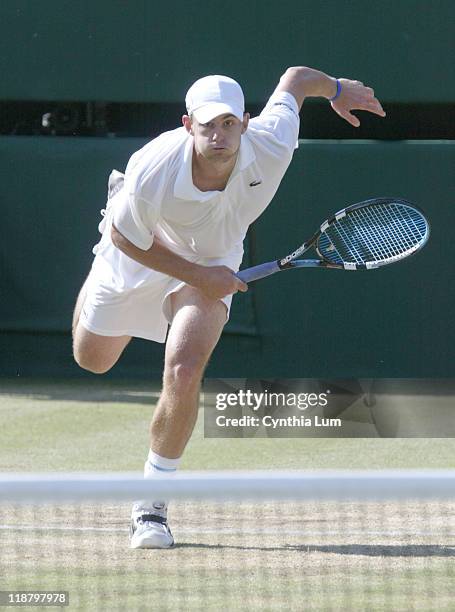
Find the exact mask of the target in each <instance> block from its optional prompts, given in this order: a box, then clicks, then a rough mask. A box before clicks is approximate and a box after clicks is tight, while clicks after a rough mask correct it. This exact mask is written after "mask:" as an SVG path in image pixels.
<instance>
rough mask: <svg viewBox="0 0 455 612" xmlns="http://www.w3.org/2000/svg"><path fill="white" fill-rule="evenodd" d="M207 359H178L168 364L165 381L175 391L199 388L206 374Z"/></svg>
mask: <svg viewBox="0 0 455 612" xmlns="http://www.w3.org/2000/svg"><path fill="white" fill-rule="evenodd" d="M204 368H205V360H202V359H196V358H192V359H177V360H174V361H173V362H171V363H169V364H166V367H165V370H164V383H165V385H166V386H167V387H170V388H172V389H173V390H174V391H175V392H177V393H178V392H183V393H184V392H185V391H188V390H194V389H197V388H198V386H199V385H200V383H201V380H202V376H203V374H204Z"/></svg>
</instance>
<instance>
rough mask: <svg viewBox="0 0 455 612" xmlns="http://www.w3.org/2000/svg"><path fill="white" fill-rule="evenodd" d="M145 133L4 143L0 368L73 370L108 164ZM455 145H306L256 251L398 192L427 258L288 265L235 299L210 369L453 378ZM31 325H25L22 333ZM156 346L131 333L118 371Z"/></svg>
mask: <svg viewBox="0 0 455 612" xmlns="http://www.w3.org/2000/svg"><path fill="white" fill-rule="evenodd" d="M142 144H143V141H142V140H137V139H121V140H116V139H102V138H80V139H75V138H74V139H72V138H52V137H49V138H44V137H30V138H27V137H4V138H2V139H0V166H1V168H2V201H3V207H2V213H3V214H2V217H3V219H2V221H3V223H2V226H3V232H2V234H3V239H2V241H1V245H0V249H1V250H0V259H1V266H2V288H1V289H2V300H1V304H0V326H1V329H2V330H3V333H2V336H1V338H2V341H3V348H4V350H3V351H2V352H1V360H2V361H1V364H0V365H1V373H2V374H7V375H16V374H19V375H33V374H46V375H53V374H57V375H59V374H66V375H72V374H74V375H76V374H77V373H79V370H78V369H77V368H76V366H75V365H73V364H72V362H71V345H70V338H69V334H68V330H69V328H70V320H71V310H72V306H73V302H74V300H75V297H76V294H77V292H78V289H79V287H80V285H81V284H82V282H83V280H84V277H85V275H86V274H87V272H88V268H89V265H90V262H91V258H92V256H91V247H92V245H93V244H94V242H95V241H96V240H97V237H98V234H97V223H98V221H99V219H100V217H99V209H100V208H102V207H103V206H104V202H105V183H106V180H107V177H108V174H109V172H110V170H111V168H113V167H116V168H119V169H123V168H124V166H125V164H126V161H127V159H128V157H129V155H130V154H131V153H132V152H133V151H134V150H135V149H137V148H138V147H140V146H141V145H142ZM454 164H455V143H451V142H431V141H427V142H419V141H413V142H411V141H408V142H392V143H380V142H372V141H356V142H352V143H350V142H349V141H338V142H334V141H332V142H330V141H329V142H328V141H302V142H301V143H300V148H299V150H298V151H297V152H296V153H295V157H294V160H293V162H292V164H291V167H290V170H289V172H288V174H287V175H286V177H285V180H284V181H283V183H282V186H281V188H280V190H279V192H278V195H277V196H276V198H275V200H274V202H273V203H272V204H271V205H270V207H269V209H268V210H267V212H266V213H265V214H264V215H263V216H262V217H261V218H260V219H259V220H258V221H257V222H256V224H255V225H254V226H253V230H252V235H251V238H250V241H251V243H250V257H251V258H252V260H253V261H257V262H261V261H263V260H267V259H273V258H275V257H277V256H279V255H281V254H285V253H286V252H287V251H288V250H289V249H292V248H293V247H294V246H296V245H297V244H299V242H301V241H302V239H304V238H306V237H308V235H309V234H311V233H312V232H313V230H314V229H315V228H316V227H317V225H318V224H319V223H320V222H321V221H322V220H323V219H324V218H325V217H326V216H328V215H329V214H330V213H333V212H334V211H335V210H337V209H339V208H342V207H344V206H345V205H347V204H349V203H352V202H355V201H359V200H362V199H366V198H369V197H372V196H382V195H384V196H388V195H396V196H401V197H404V198H407V199H410V200H412V201H414V202H416V203H418V204H420V205H421V206H422V207H423V208H424V209H425V210H426V211H427V213H428V215H429V218H430V220H431V225H432V237H431V240H430V242H429V244H428V245H427V247H426V248H425V250H424V251H422V252H421V253H420V254H418V255H417V256H415V257H414V258H411V259H409V260H407V261H405V262H403V263H401V264H397V265H396V266H391V267H389V268H384V269H382V270H376V271H371V272H364V273H362V272H360V273H354V272H352V273H351V272H340V271H323V270H305V271H295V272H286V273H283V274H281V275H278V276H276V277H273V278H269V279H265V280H262V281H259V282H258V283H256V284H254V285H252V289H251V293H250V294H249V295H248V296H243V295H239V296H237V297H236V305H235V308H234V311H233V320H232V322H231V326H230V328H228V330H227V332H226V334H225V336H224V338H223V339H222V341H221V343H220V345H219V346H218V348H217V349H216V352H215V355H214V357H213V359H212V362H211V366H210V370H209V373H210V374H212V375H216V376H225V377H227V376H242V377H243V376H272V377H273V376H292V377H321V376H324V377H327V376H332V377H348V376H353V377H359V376H362V377H372V376H375V377H380V376H384V377H423V376H428V377H451V376H453V375H454V370H455V359H454V348H453V347H454V344H455V327H454V324H453V309H454V303H455V300H454V298H455V289H454V286H455V285H454V282H453V279H454V265H453V257H452V248H451V243H452V240H453V237H452V232H451V231H450V230H449V229H448V228H449V227H450V225H451V224H453V223H454V222H455V213H454V201H453V193H454V190H453V187H454V180H453V167H454ZM24 332H27V333H24ZM161 362H162V347H161V346H159V345H154V344H152V343H147V342H141V341H135V342H134V343H133V345H131V347H130V348H129V349H128V350H127V354H126V356H125V357H124V359H123V360H122V361H121V362H120V364H119V365H118V366H117V367H116V369H115V371H114V372H113V375H133V374H138V375H144V374H146V373H154V374H158V373H159V371H160V368H161Z"/></svg>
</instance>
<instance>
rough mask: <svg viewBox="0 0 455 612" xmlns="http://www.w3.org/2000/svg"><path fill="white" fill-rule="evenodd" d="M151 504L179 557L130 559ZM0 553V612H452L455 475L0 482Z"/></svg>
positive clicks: (147, 554)
mask: <svg viewBox="0 0 455 612" xmlns="http://www.w3.org/2000/svg"><path fill="white" fill-rule="evenodd" d="M152 487H153V492H152ZM147 498H152V499H157V498H160V499H162V498H165V499H169V500H171V501H170V506H169V522H170V526H171V528H172V531H173V533H174V536H175V539H176V546H175V547H174V548H173V549H169V550H131V549H130V548H129V541H128V526H129V516H130V512H131V503H132V502H133V501H134V500H137V499H147ZM0 540H1V546H0V591H1V595H0V607H1V606H3V605H12V604H14V605H17V606H20V607H25V608H28V607H30V609H32V608H31V604H32V603H34V605H38V603H40V605H50V604H51V603H52V604H53V605H55V606H58V605H63V603H62V602H64V603H65V604H67V607H66V608H65V609H69V610H120V609H121V610H128V611H130V610H163V611H167V610H169V611H172V612H174V611H175V610H185V611H186V610H222V609H224V610H299V611H300V610H368V611H371V610H373V611H374V610H393V611H397V610H438V611H440V610H453V609H454V608H453V606H454V601H455V471H430V470H428V471H366V472H365V471H358V472H346V471H338V472H329V471H316V472H307V473H301V472H275V471H271V472H245V473H243V472H241V473H239V472H234V473H228V472H203V473H189V472H187V473H185V472H181V473H180V474H178V475H177V476H176V477H175V478H172V479H169V480H167V479H161V480H156V481H144V480H143V479H142V478H141V477H139V476H136V475H130V474H54V475H14V474H12V475H3V476H0ZM38 593H46V594H52V593H54V594H59V593H65V598H64V599H60V600H58V599H57V598H55V601H53V602H50V600H49V595H47V597H48V599H47V600H44V598H42V601H40V602H39V601H38V600H37V599H36V594H38ZM32 596H35V600H32V599H31V598H32ZM21 598H22V599H21Z"/></svg>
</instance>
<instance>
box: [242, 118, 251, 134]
mask: <svg viewBox="0 0 455 612" xmlns="http://www.w3.org/2000/svg"><path fill="white" fill-rule="evenodd" d="M249 120H250V113H243V128H242V134H244V133H245V132H246V130H247V128H248V122H249Z"/></svg>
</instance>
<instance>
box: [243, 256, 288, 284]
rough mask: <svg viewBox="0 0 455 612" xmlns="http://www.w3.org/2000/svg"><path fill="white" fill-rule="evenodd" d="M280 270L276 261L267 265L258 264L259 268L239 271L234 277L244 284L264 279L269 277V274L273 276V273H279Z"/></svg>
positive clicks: (254, 267)
mask: <svg viewBox="0 0 455 612" xmlns="http://www.w3.org/2000/svg"><path fill="white" fill-rule="evenodd" d="M280 270H281V268H280V267H279V265H278V262H277V261H269V262H267V263H263V264H260V265H259V266H253V267H252V268H246V269H245V270H241V271H240V272H237V274H236V276H237V278H240V280H241V281H243V282H244V283H251V281H255V280H258V279H260V278H264V277H265V276H270V275H271V274H275V272H279V271H280Z"/></svg>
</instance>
